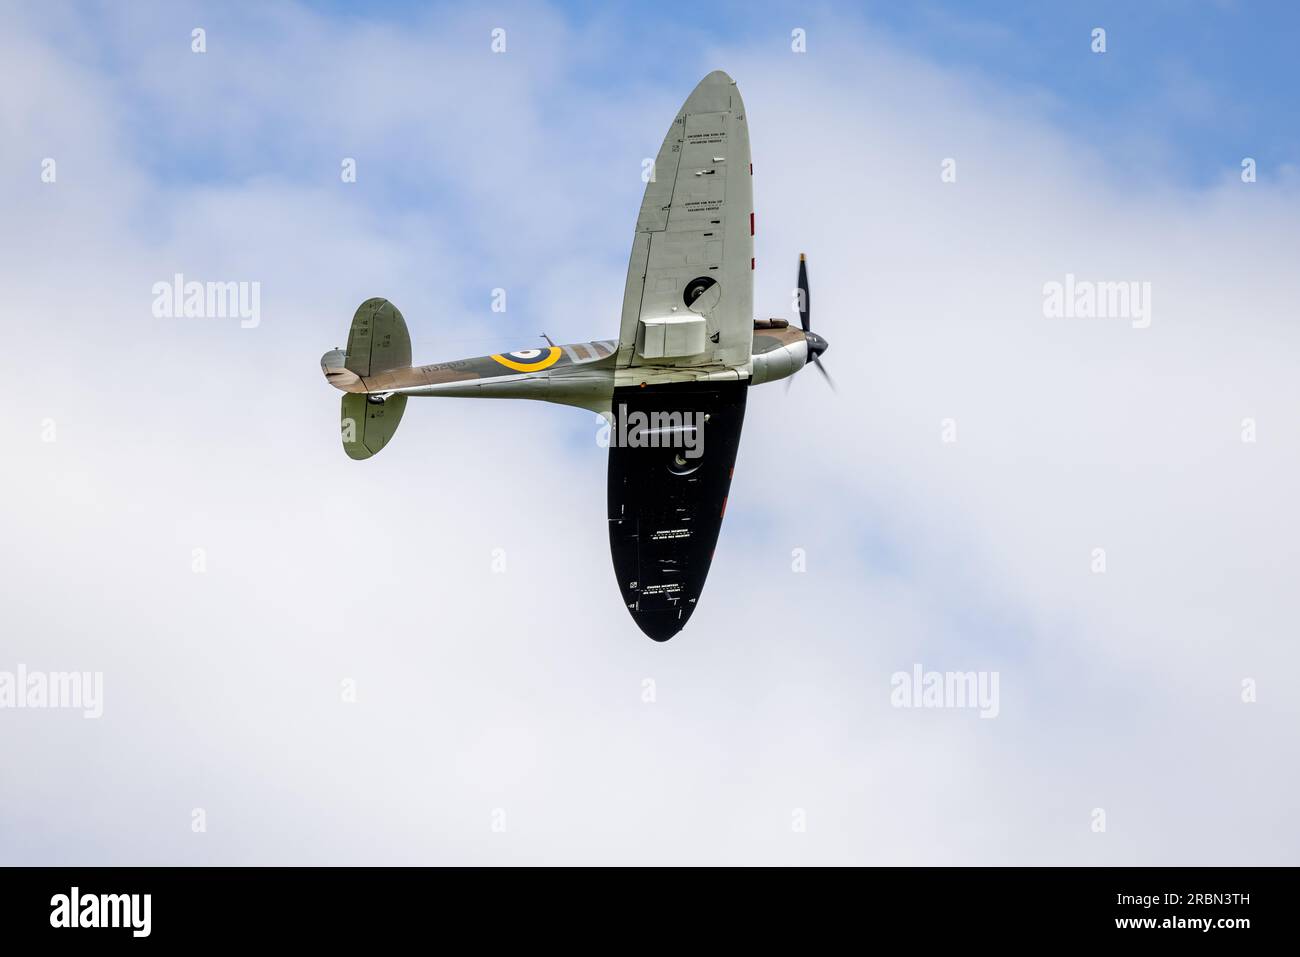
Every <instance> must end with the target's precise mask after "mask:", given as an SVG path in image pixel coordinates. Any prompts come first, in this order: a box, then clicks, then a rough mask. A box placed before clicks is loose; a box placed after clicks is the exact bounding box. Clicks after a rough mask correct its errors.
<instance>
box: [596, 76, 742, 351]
mask: <svg viewBox="0 0 1300 957" xmlns="http://www.w3.org/2000/svg"><path fill="white" fill-rule="evenodd" d="M753 209H754V190H753V166H752V165H751V160H750V153H749V128H748V126H747V125H746V122H745V105H744V103H743V102H742V101H741V99H740V93H739V91H738V90H737V89H736V84H735V82H734V81H733V80H732V79H731V77H729V76H728V75H727V74H726V73H723V72H722V71H721V70H718V71H716V72H714V73H710V74H709V75H708V76H706V77H705V78H704V79H703V80H701V81H700V85H699V86H697V87H696V88H695V91H694V92H693V93H691V95H690V96H689V97H688V98H687V100H686V102H685V103H684V104H683V105H682V108H681V110H680V111H679V112H678V114H677V118H676V119H675V120H673V124H672V126H671V127H669V129H668V135H667V136H665V137H664V142H663V146H662V147H661V148H660V150H659V156H658V158H657V159H656V161H655V166H654V169H653V179H652V180H651V181H650V182H648V183H647V184H646V190H645V197H644V199H643V200H642V202H641V213H640V215H639V216H638V217H637V224H636V236H635V238H634V239H633V242H632V257H631V261H630V262H629V263H628V270H627V286H626V287H625V289H624V293H623V316H622V322H621V325H620V328H619V356H618V366H619V367H620V368H626V367H628V366H641V365H653V366H678V367H688V368H689V367H698V366H719V365H720V366H727V367H736V366H743V365H744V364H745V363H747V362H748V361H749V356H750V346H751V342H752V339H753V318H754V315H753V312H754V310H753V302H754V273H753V268H754V232H753V230H754V219H753Z"/></svg>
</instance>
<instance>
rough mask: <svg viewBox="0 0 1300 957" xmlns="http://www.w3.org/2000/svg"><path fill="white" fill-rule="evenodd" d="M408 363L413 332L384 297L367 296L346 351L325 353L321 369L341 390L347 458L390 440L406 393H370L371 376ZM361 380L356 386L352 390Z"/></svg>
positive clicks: (365, 456) (368, 453)
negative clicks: (356, 389)
mask: <svg viewBox="0 0 1300 957" xmlns="http://www.w3.org/2000/svg"><path fill="white" fill-rule="evenodd" d="M410 364H411V337H410V334H409V333H407V331H406V320H405V319H403V318H402V314H401V312H399V311H398V309H397V307H396V306H394V305H393V304H392V303H391V302H389V301H388V300H387V299H367V300H366V301H365V302H363V303H362V304H361V305H360V306H358V307H357V311H356V314H355V315H354V316H353V317H352V329H351V331H350V332H349V333H348V348H347V352H340V351H339V350H335V351H334V352H329V353H326V354H325V357H324V358H323V359H322V360H321V368H322V369H323V370H324V372H325V378H326V379H327V380H329V382H330V384H331V385H334V386H335V387H336V388H339V389H343V390H344V391H346V392H347V393H348V394H347V395H345V396H343V409H342V413H341V418H342V432H343V450H344V451H345V452H347V453H348V457H349V458H353V459H368V458H370V456H372V455H375V454H376V453H378V452H379V450H380V449H382V448H383V447H384V446H385V445H387V444H388V442H389V440H390V439H392V437H393V433H395V432H396V431H397V426H398V424H399V423H400V422H401V421H402V413H403V412H404V411H406V396H404V395H388V396H384V395H370V394H367V393H368V391H369V390H368V387H367V384H366V382H365V380H366V379H368V378H371V377H372V376H377V375H379V374H380V373H383V372H389V371H391V370H393V369H405V368H407V367H408V366H410ZM358 384H359V385H360V386H361V387H362V388H361V389H360V390H358V391H353V389H354V388H355V387H356V386H357V385H358Z"/></svg>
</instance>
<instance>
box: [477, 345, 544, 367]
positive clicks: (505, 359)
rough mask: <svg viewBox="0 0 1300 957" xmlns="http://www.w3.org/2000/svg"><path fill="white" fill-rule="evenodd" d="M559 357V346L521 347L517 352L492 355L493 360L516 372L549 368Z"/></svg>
mask: <svg viewBox="0 0 1300 957" xmlns="http://www.w3.org/2000/svg"><path fill="white" fill-rule="evenodd" d="M559 358H560V347H559V346H551V347H550V348H549V349H522V350H520V351H519V352H507V353H506V354H505V355H494V356H492V359H493V361H495V362H499V363H501V365H503V366H505V367H506V368H507V369H514V370H515V371H516V372H539V371H541V370H542V369H549V368H550V367H551V366H553V365H555V363H556V362H557V361H558V360H559Z"/></svg>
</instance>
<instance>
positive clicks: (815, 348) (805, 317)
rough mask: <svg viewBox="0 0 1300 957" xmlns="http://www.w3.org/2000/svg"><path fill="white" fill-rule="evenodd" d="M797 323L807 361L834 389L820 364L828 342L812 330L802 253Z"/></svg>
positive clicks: (800, 256)
mask: <svg viewBox="0 0 1300 957" xmlns="http://www.w3.org/2000/svg"><path fill="white" fill-rule="evenodd" d="M799 325H800V327H801V328H802V329H803V334H804V338H805V339H807V340H808V361H809V362H811V363H813V364H814V365H815V366H817V371H818V372H820V373H821V374H822V375H823V376H825V377H826V383H827V385H829V386H830V387H831V391H832V392H833V391H835V380H834V379H832V378H831V374H830V373H829V372H827V371H826V367H825V366H824V365H822V359H821V356H822V353H823V352H825V351H826V350H827V349H828V348H829V347H830V343H829V342H827V341H826V340H825V339H823V338H822V337H821V336H819V335H817V333H815V332H813V331H812V298H811V296H809V294H808V261H807V259H806V258H805V257H804V254H803V253H800V254H799Z"/></svg>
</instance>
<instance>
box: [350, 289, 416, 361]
mask: <svg viewBox="0 0 1300 957" xmlns="http://www.w3.org/2000/svg"><path fill="white" fill-rule="evenodd" d="M410 364H411V336H410V333H408V332H407V331H406V320H405V319H403V318H402V314H401V313H400V312H398V311H397V307H396V306H394V305H393V304H392V303H391V302H389V301H388V300H387V299H367V300H366V301H365V302H363V303H362V304H361V305H360V306H358V307H357V311H356V314H355V315H354V316H353V317H352V331H351V332H349V333H348V353H347V359H346V365H347V367H348V368H349V369H351V370H352V371H353V372H355V373H356V374H357V375H359V376H361V378H363V379H367V378H369V377H370V376H373V375H379V373H381V372H388V371H389V370H390V369H405V368H407V367H408V366H409V365H410Z"/></svg>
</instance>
